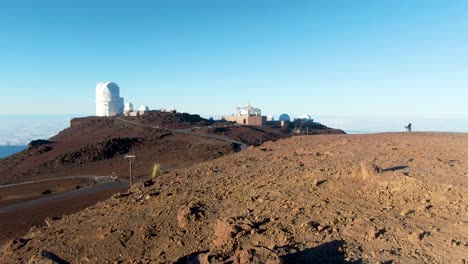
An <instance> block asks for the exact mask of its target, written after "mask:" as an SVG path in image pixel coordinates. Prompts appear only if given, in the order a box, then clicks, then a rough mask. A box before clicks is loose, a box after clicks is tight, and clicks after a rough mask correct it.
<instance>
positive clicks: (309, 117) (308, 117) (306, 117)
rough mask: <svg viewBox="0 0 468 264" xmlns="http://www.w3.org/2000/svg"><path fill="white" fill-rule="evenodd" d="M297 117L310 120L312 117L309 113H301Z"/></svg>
mask: <svg viewBox="0 0 468 264" xmlns="http://www.w3.org/2000/svg"><path fill="white" fill-rule="evenodd" d="M299 118H300V119H305V120H311V119H312V117H311V116H310V115H301V116H300V117H299Z"/></svg>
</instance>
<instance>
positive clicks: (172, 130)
mask: <svg viewBox="0 0 468 264" xmlns="http://www.w3.org/2000/svg"><path fill="white" fill-rule="evenodd" d="M115 119H117V120H119V121H122V122H125V123H128V124H132V125H135V126H140V127H147V128H154V129H165V130H167V131H170V132H173V133H180V134H186V135H195V136H200V137H206V138H212V139H217V140H221V141H224V142H228V143H234V144H237V145H239V146H240V149H241V150H244V149H246V148H247V147H248V146H247V144H245V143H243V142H241V141H238V140H234V139H230V138H228V137H224V136H219V135H210V134H200V133H195V132H193V131H192V130H191V129H190V128H189V129H174V128H163V127H159V126H149V125H143V124H139V123H137V122H132V121H128V120H125V119H123V118H120V117H116V118H115Z"/></svg>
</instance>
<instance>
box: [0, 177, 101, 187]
mask: <svg viewBox="0 0 468 264" xmlns="http://www.w3.org/2000/svg"><path fill="white" fill-rule="evenodd" d="M96 177H104V176H98V175H81V176H65V177H60V178H50V179H43V180H36V181H25V182H20V183H12V184H5V185H0V189H2V188H9V187H15V186H20V185H26V184H33V183H41V182H48V181H57V180H70V179H94V178H96Z"/></svg>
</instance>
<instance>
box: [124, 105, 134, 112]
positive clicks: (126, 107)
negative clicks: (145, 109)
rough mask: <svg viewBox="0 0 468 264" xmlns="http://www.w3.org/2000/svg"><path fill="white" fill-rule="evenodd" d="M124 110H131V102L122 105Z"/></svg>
mask: <svg viewBox="0 0 468 264" xmlns="http://www.w3.org/2000/svg"><path fill="white" fill-rule="evenodd" d="M124 111H129V112H130V111H133V104H132V103H126V104H125V107H124Z"/></svg>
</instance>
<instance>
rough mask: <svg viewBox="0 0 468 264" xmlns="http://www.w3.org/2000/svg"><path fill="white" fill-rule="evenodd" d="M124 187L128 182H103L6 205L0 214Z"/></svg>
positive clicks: (0, 208)
mask: <svg viewBox="0 0 468 264" xmlns="http://www.w3.org/2000/svg"><path fill="white" fill-rule="evenodd" d="M125 186H128V182H114V181H112V182H104V183H100V184H96V185H92V186H87V187H84V188H81V189H77V190H73V191H69V192H65V193H61V194H57V195H52V196H47V197H44V198H39V199H35V200H31V201H27V202H22V203H17V204H11V205H7V206H4V207H0V214H2V213H7V212H11V211H15V210H18V209H24V208H30V207H33V206H38V205H42V204H46V203H50V202H53V201H60V200H63V199H68V198H74V197H79V196H82V195H87V194H91V193H97V192H102V191H108V190H112V189H118V188H122V187H125Z"/></svg>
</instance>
